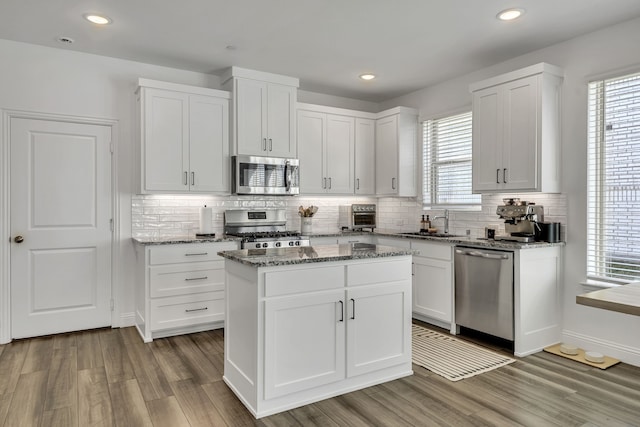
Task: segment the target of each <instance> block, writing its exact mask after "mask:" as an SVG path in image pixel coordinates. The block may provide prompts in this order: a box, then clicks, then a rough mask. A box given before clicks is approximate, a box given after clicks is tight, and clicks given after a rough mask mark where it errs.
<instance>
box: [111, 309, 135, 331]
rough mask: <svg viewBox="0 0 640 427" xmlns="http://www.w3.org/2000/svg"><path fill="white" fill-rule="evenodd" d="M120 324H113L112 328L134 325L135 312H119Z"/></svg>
mask: <svg viewBox="0 0 640 427" xmlns="http://www.w3.org/2000/svg"><path fill="white" fill-rule="evenodd" d="M119 323H120V324H119V325H113V327H114V328H127V327H129V326H135V324H136V313H135V312H133V311H132V312H130V313H120V322H119Z"/></svg>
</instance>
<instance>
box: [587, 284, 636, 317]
mask: <svg viewBox="0 0 640 427" xmlns="http://www.w3.org/2000/svg"><path fill="white" fill-rule="evenodd" d="M576 303H578V304H582V305H588V306H590V307H596V308H602V309H604V310H611V311H617V312H619V313H626V314H633V315H635V316H640V282H634V283H629V284H628V285H621V286H616V287H613V288H607V289H601V290H599V291H593V292H589V293H586V294H584V295H578V296H576Z"/></svg>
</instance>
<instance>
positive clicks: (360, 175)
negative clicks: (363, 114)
mask: <svg viewBox="0 0 640 427" xmlns="http://www.w3.org/2000/svg"><path fill="white" fill-rule="evenodd" d="M355 159H356V161H355V163H356V169H355V177H356V183H355V193H356V194H375V192H376V173H375V172H376V122H375V120H373V119H356V143H355Z"/></svg>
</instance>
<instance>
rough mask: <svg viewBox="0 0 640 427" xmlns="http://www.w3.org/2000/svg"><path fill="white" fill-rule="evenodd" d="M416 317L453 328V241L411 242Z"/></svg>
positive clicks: (413, 308) (414, 313)
mask: <svg viewBox="0 0 640 427" xmlns="http://www.w3.org/2000/svg"><path fill="white" fill-rule="evenodd" d="M411 249H415V250H417V251H419V254H418V255H414V256H413V292H412V295H413V302H412V310H413V316H414V317H415V318H417V319H420V320H422V321H425V322H428V323H431V324H435V325H437V326H440V327H445V328H447V329H449V328H450V327H451V323H452V322H453V295H454V288H453V247H452V245H451V244H449V243H445V242H443V243H438V242H435V243H431V242H428V243H427V242H423V241H416V240H412V241H411Z"/></svg>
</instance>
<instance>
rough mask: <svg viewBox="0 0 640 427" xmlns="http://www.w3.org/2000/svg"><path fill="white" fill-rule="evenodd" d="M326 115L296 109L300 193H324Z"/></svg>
mask: <svg viewBox="0 0 640 427" xmlns="http://www.w3.org/2000/svg"><path fill="white" fill-rule="evenodd" d="M325 122H326V115H325V114H323V113H316V112H314V111H304V110H299V111H298V155H299V159H300V193H302V194H303V195H304V194H317V193H324V192H325V186H326V177H325V175H324V164H325V161H324V141H325V138H326V137H325V128H326V126H325Z"/></svg>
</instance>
